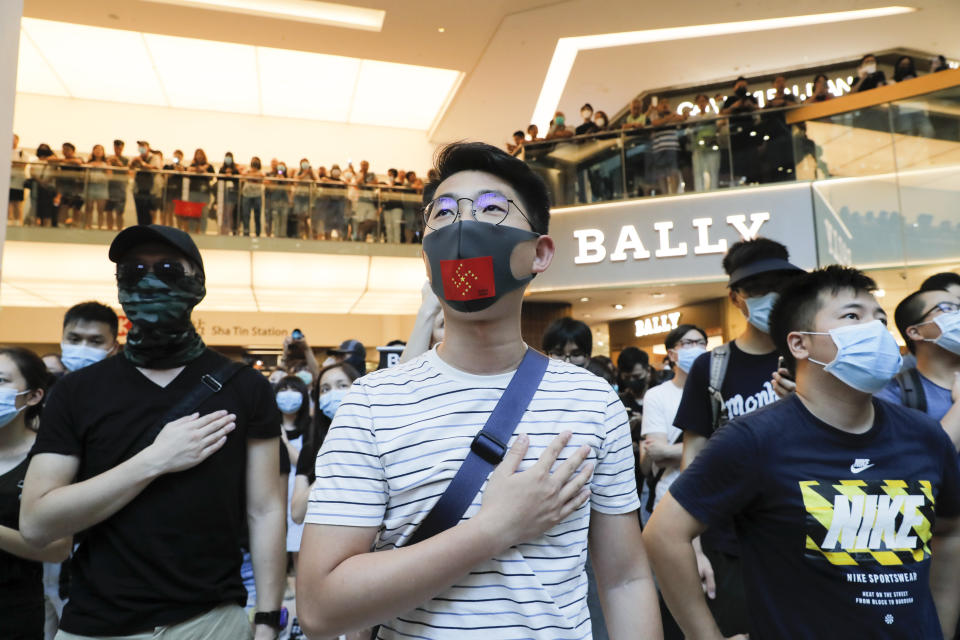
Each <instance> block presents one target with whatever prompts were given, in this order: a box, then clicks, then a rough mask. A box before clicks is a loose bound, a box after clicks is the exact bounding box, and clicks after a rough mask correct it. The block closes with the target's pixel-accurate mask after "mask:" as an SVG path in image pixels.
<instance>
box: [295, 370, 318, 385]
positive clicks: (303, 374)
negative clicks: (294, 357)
mask: <svg viewBox="0 0 960 640" xmlns="http://www.w3.org/2000/svg"><path fill="white" fill-rule="evenodd" d="M293 375H295V376H297V377H298V378H300V379H301V380H303V384H305V385H307V388H309V387H310V385H312V384H313V374H312V373H310V372H309V371H307V370H306V369H301V370H300V371H297V372H296V373H295V374H293Z"/></svg>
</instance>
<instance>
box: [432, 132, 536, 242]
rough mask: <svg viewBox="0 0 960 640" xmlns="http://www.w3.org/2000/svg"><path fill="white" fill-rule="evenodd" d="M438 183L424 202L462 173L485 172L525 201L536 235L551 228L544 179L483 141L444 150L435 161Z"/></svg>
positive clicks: (440, 151)
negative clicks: (496, 178) (507, 186)
mask: <svg viewBox="0 0 960 640" xmlns="http://www.w3.org/2000/svg"><path fill="white" fill-rule="evenodd" d="M433 166H434V168H435V169H436V171H437V173H438V174H439V175H438V176H437V179H436V180H431V181H430V184H428V185H427V187H425V188H424V190H423V198H424V199H423V203H424V204H427V203H428V202H430V200H432V199H433V194H434V193H436V191H437V187H438V186H439V185H440V183H441V182H443V181H444V180H446V179H447V178H449V177H450V176H452V175H454V174H456V173H460V172H461V171H483V172H484V173H489V174H491V175H494V176H497V177H498V178H500V179H502V180H504V181H505V182H507V183H508V184H509V185H510V186H511V187H513V188H514V190H516V192H517V193H518V194H519V196H520V199H521V200H522V203H521V204H522V207H521V208H522V210H523V214H524V216H525V217H526V218H527V220H528V221H529V222H530V226H531V228H532V229H533V231H535V232H536V233H540V234H545V233H547V232H548V230H549V227H550V194H549V193H548V192H547V186H546V185H545V184H544V183H543V180H542V179H541V178H540V176H538V175H537V174H535V173H534V172H533V170H532V169H530V167H529V166H528V165H527V163H526V162H524V161H523V160H520V159H518V158H514V157H513V156H511V155H510V154H508V153H507V152H506V151H503V150H501V149H498V148H496V147H494V146H493V145H489V144H486V143H484V142H454V143H451V144H448V145H446V146H444V147H441V148H440V149H439V150H438V151H437V155H436V156H435V158H434V162H433Z"/></svg>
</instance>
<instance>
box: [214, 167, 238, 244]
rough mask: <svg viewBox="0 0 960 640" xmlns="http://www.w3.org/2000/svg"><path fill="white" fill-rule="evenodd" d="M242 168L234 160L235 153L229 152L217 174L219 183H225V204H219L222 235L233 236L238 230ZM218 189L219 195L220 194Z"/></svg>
mask: <svg viewBox="0 0 960 640" xmlns="http://www.w3.org/2000/svg"><path fill="white" fill-rule="evenodd" d="M240 173H241V171H240V167H239V166H237V163H236V161H235V160H234V159H233V152H232V151H227V153H226V154H224V156H223V164H222V165H220V171H218V172H217V182H222V183H223V192H222V193H223V202H220V203H219V208H220V235H222V236H230V235H233V234H234V232H235V231H236V229H237V202H238V201H239V195H238V193H237V192H238V191H239V188H238V187H239V185H238V183H239V182H240V180H239V178H238V177H237V176H239V175H240ZM219 191H220V190H219V188H218V193H219Z"/></svg>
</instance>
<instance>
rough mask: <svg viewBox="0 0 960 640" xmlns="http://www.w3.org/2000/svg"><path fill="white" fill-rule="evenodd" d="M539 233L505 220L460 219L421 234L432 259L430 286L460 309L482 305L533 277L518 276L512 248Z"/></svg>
mask: <svg viewBox="0 0 960 640" xmlns="http://www.w3.org/2000/svg"><path fill="white" fill-rule="evenodd" d="M539 237H540V234H538V233H534V232H533V231H527V230H525V229H517V228H515V227H510V226H507V225H502V224H498V225H492V224H488V223H486V222H477V221H475V220H461V221H459V222H455V223H453V224H451V225H449V226H446V227H442V228H440V229H437V230H436V231H431V232H430V233H429V234H428V235H427V236H426V237H425V238H424V239H423V251H424V253H426V254H427V262H428V263H429V264H430V286H431V288H432V289H433V292H434V293H435V294H437V297H438V298H440V299H441V300H443V301H445V302H446V303H447V304H448V305H450V308H452V309H456V310H457V311H466V312H470V311H482V310H483V309H486V308H487V307H489V306H490V305H492V304H493V303H494V302H496V301H497V300H499V299H500V298H502V297H503V296H504V295H505V294H507V293H509V292H511V291H513V290H514V289H518V288H520V287H522V286H523V285H525V284H527V283H528V282H530V281H531V280H533V276H534V274H532V273H531V274H530V275H529V276H528V277H526V278H519V279H518V278H515V277H514V275H513V272H512V271H511V269H510V254H512V253H513V249H514V248H515V247H516V246H517V245H518V244H520V243H521V242H526V241H529V240H535V239H536V238H539Z"/></svg>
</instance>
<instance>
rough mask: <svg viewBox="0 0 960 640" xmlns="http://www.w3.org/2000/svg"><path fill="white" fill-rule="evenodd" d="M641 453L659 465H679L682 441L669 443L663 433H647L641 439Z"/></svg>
mask: <svg viewBox="0 0 960 640" xmlns="http://www.w3.org/2000/svg"><path fill="white" fill-rule="evenodd" d="M643 455H644V456H645V457H649V458H650V460H651V461H652V462H654V463H656V464H657V465H659V466H661V467H666V466H680V458H681V457H682V456H683V443H682V442H678V443H677V444H670V443H668V442H667V436H666V434H663V433H649V434H647V435H646V436H645V437H644V439H643Z"/></svg>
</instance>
